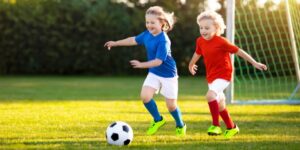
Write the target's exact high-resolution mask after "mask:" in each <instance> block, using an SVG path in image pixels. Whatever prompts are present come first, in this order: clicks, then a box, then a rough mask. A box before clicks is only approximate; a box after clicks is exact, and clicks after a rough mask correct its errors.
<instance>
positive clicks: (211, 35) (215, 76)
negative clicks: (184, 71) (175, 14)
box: [189, 11, 267, 138]
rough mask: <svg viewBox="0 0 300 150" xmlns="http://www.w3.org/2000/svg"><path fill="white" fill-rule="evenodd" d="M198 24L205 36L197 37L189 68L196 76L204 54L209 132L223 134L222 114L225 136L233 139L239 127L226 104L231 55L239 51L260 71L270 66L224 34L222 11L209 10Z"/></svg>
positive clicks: (201, 15)
mask: <svg viewBox="0 0 300 150" xmlns="http://www.w3.org/2000/svg"><path fill="white" fill-rule="evenodd" d="M197 23H198V25H199V28H200V34H201V36H200V37H199V38H197V42H196V51H195V53H194V55H193V57H192V59H191V60H190V63H189V71H190V73H191V74H192V75H195V73H196V71H197V65H195V63H196V62H197V61H198V60H199V58H200V57H201V56H203V58H204V64H205V67H206V79H207V81H208V89H209V90H208V91H207V94H206V99H207V101H208V105H209V109H210V113H211V116H212V125H211V126H210V127H209V128H208V131H207V133H208V135H220V134H222V129H221V128H220V123H219V115H220V116H221V118H222V119H223V121H224V122H225V124H226V127H227V130H226V131H225V133H224V136H225V138H231V137H232V136H234V135H235V134H237V133H238V132H239V128H238V126H237V125H236V124H235V123H233V121H232V119H231V117H230V115H229V113H228V111H227V109H226V107H225V96H224V93H223V91H224V89H225V88H226V87H227V86H228V85H229V83H230V81H231V75H232V64H231V60H230V55H229V54H231V53H235V54H236V55H238V56H240V57H242V58H243V59H245V60H246V61H248V62H249V63H251V64H252V65H253V66H254V67H255V68H257V69H259V70H267V66H266V65H264V64H262V63H259V62H257V61H255V60H254V59H253V58H252V57H251V56H250V55H249V54H247V53H246V52H245V51H243V50H242V49H240V48H238V47H237V46H235V45H233V44H232V43H230V42H229V41H228V40H226V39H225V38H224V37H222V36H221V34H223V33H224V29H225V28H226V26H225V24H224V20H223V18H222V16H221V15H219V14H218V13H216V12H213V11H205V12H203V13H201V14H200V15H198V17H197Z"/></svg>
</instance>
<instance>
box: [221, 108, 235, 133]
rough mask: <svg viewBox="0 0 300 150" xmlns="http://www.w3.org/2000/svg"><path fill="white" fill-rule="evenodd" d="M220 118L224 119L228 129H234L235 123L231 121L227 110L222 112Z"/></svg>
mask: <svg viewBox="0 0 300 150" xmlns="http://www.w3.org/2000/svg"><path fill="white" fill-rule="evenodd" d="M220 116H221V117H222V119H223V121H224V122H225V124H226V127H227V129H232V128H234V123H233V121H232V120H231V117H230V115H229V113H228V111H227V109H226V108H225V109H224V110H223V111H221V112H220Z"/></svg>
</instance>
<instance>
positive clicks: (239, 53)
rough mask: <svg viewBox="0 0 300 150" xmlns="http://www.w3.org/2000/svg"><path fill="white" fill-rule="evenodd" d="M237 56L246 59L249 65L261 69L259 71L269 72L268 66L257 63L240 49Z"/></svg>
mask: <svg viewBox="0 0 300 150" xmlns="http://www.w3.org/2000/svg"><path fill="white" fill-rule="evenodd" d="M236 55H238V56H240V57H242V58H243V59H245V60H246V61H248V62H249V63H251V64H252V65H253V66H254V67H255V68H257V69H259V70H267V69H268V68H267V66H266V65H265V64H262V63H260V62H257V61H256V60H254V59H253V58H252V57H251V56H250V55H249V54H248V53H246V52H245V51H244V50H242V49H239V50H238V51H237V53H236Z"/></svg>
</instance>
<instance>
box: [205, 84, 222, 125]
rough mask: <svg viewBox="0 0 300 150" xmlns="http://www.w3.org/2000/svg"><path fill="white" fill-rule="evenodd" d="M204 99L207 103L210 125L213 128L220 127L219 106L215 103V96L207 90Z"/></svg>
mask: <svg viewBox="0 0 300 150" xmlns="http://www.w3.org/2000/svg"><path fill="white" fill-rule="evenodd" d="M206 99H207V101H208V106H209V110H210V113H211V117H212V124H213V125H214V126H220V122H219V104H218V101H217V94H216V93H215V92H214V91H212V90H208V92H207V94H206Z"/></svg>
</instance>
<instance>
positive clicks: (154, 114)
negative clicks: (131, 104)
mask: <svg viewBox="0 0 300 150" xmlns="http://www.w3.org/2000/svg"><path fill="white" fill-rule="evenodd" d="M144 105H145V107H146V108H147V110H148V111H149V113H150V114H151V115H152V117H153V118H154V121H155V122H157V121H161V119H162V117H161V115H160V114H159V112H158V109H157V106H156V103H155V101H154V100H153V99H151V100H150V101H149V102H148V103H144Z"/></svg>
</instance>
